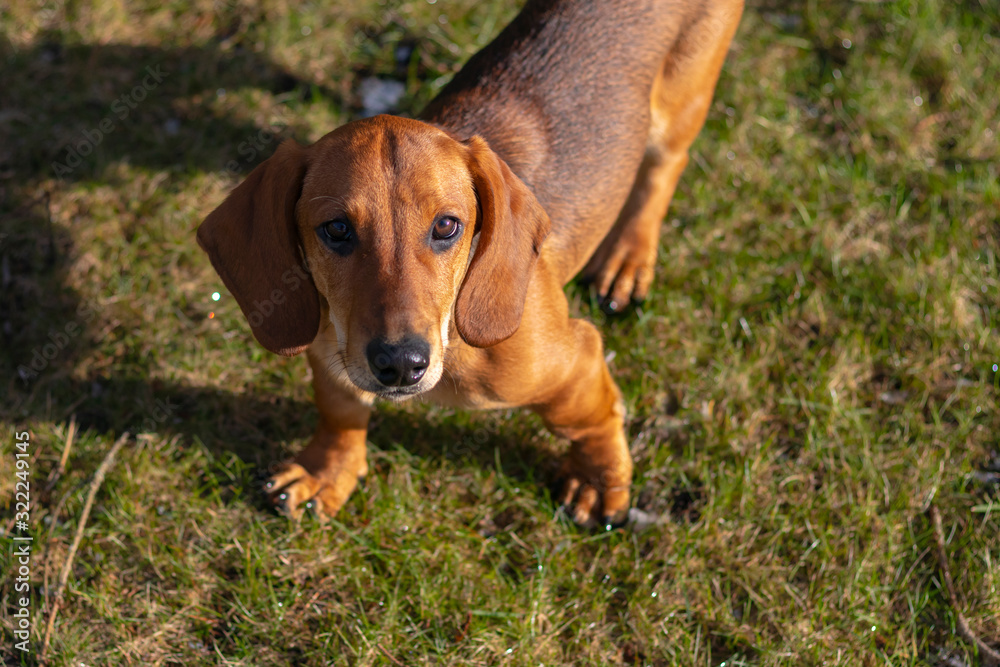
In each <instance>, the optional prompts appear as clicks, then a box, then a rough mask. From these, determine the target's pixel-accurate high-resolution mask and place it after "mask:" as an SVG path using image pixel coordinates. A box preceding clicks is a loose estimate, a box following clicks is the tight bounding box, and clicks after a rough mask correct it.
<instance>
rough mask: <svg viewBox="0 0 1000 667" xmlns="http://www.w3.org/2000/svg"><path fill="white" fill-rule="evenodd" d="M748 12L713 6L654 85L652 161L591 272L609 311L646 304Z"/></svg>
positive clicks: (736, 6) (730, 4) (587, 273)
mask: <svg viewBox="0 0 1000 667" xmlns="http://www.w3.org/2000/svg"><path fill="white" fill-rule="evenodd" d="M742 11H743V1H742V0H726V1H723V2H714V3H709V6H708V8H707V10H706V13H705V14H704V15H703V16H702V17H701V18H700V19H699V20H698V21H697V22H695V23H694V24H693V25H691V26H690V27H689V28H687V29H686V30H685V31H684V32H683V33H682V34H681V36H680V37H679V38H678V40H677V42H676V43H675V44H674V47H673V49H672V50H671V51H670V53H669V54H668V56H667V58H666V60H665V61H664V64H663V67H662V69H661V71H660V74H659V76H657V77H656V80H655V81H654V83H653V90H652V94H651V96H650V97H651V99H650V128H649V135H648V138H647V142H646V154H645V156H644V157H643V160H642V164H641V165H640V167H639V172H638V174H637V175H636V180H635V183H634V185H633V186H632V191H631V193H630V194H629V197H628V200H627V201H626V203H625V206H624V207H623V208H622V211H621V213H620V214H619V216H618V220H617V221H616V222H615V225H614V227H613V228H612V229H611V231H610V232H609V233H608V235H607V237H605V239H604V240H603V241H602V242H601V245H600V246H599V247H598V248H597V250H596V251H595V252H594V255H593V257H591V259H590V261H589V262H588V264H587V266H586V267H585V268H584V271H583V275H584V277H585V278H586V279H588V280H591V281H592V282H593V283H594V284H595V285H596V287H597V292H598V294H600V296H601V297H602V298H603V299H605V307H606V308H607V309H608V310H611V311H617V310H619V309H621V308H623V307H624V306H625V305H627V304H628V302H629V300H630V299H634V300H637V301H641V300H642V299H644V298H646V294H647V293H648V292H649V286H650V284H651V283H652V280H653V269H654V267H655V265H656V252H657V249H658V248H659V239H660V226H661V224H662V222H663V218H664V216H665V215H666V213H667V207H668V206H669V205H670V199H671V198H672V197H673V195H674V190H675V189H676V187H677V181H678V180H679V179H680V176H681V172H683V171H684V167H685V166H687V163H688V149H689V148H690V147H691V143H692V142H693V141H694V139H695V137H697V136H698V133H699V132H700V131H701V128H702V126H703V125H704V124H705V117H706V116H707V115H708V109H709V106H710V105H711V103H712V96H713V94H714V92H715V84H716V82H717V81H718V78H719V72H720V71H721V69H722V63H723V61H724V60H725V57H726V53H727V52H728V50H729V44H730V42H731V41H732V38H733V34H734V33H735V32H736V26H737V25H738V23H739V20H740V15H741V14H742Z"/></svg>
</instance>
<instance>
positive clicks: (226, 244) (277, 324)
mask: <svg viewBox="0 0 1000 667" xmlns="http://www.w3.org/2000/svg"><path fill="white" fill-rule="evenodd" d="M305 172H306V151H305V149H304V148H303V147H302V146H299V145H298V144H297V143H295V142H294V141H291V140H288V141H286V142H284V143H282V144H281V146H279V147H278V150H277V151H275V153H274V155H272V156H271V157H270V158H268V159H267V160H265V161H264V162H263V163H262V164H261V165H260V166H258V167H257V168H256V169H254V170H253V171H252V172H250V175H249V176H247V178H246V180H245V181H243V182H242V183H240V184H239V185H238V186H237V187H236V189H235V190H233V191H232V193H230V195H229V196H228V197H226V200H225V201H224V202H222V204H221V205H220V206H219V207H218V208H217V209H215V210H214V211H212V212H211V213H210V214H209V215H208V217H207V218H205V221H204V222H203V223H201V226H200V227H198V244H199V245H200V246H201V247H202V248H203V249H204V250H205V252H207V253H208V256H209V258H210V259H211V260H212V266H214V267H215V270H216V271H217V272H218V274H219V276H220V277H221V278H222V282H224V283H225V284H226V287H228V288H229V291H230V292H232V294H233V296H234V297H236V302H237V303H239V305H240V309H241V310H242V311H243V314H244V315H245V316H246V318H247V321H248V322H249V323H250V328H251V329H252V330H253V335H254V337H256V338H257V340H258V341H259V342H260V344H261V345H263V346H264V347H266V348H267V349H268V350H270V351H272V352H276V353H278V354H282V355H285V356H292V355H295V354H298V353H299V352H302V351H303V350H305V349H306V347H308V346H309V344H310V343H312V342H313V339H314V338H316V334H317V332H318V331H319V316H320V304H319V293H318V292H317V291H316V286H315V285H314V284H313V281H312V278H310V277H309V276H308V274H306V272H305V271H304V270H303V262H304V260H303V258H302V256H301V253H300V251H299V233H298V231H297V229H296V225H295V203H296V202H297V201H298V199H299V195H300V193H301V191H302V179H303V177H304V175H305Z"/></svg>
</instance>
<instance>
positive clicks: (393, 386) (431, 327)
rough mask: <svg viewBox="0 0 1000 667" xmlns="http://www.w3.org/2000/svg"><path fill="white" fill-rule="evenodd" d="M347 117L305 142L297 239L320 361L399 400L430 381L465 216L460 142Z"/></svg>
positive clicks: (435, 376) (465, 172)
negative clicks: (327, 332) (322, 326)
mask: <svg viewBox="0 0 1000 667" xmlns="http://www.w3.org/2000/svg"><path fill="white" fill-rule="evenodd" d="M404 127H405V128H406V130H405V131H402V132H400V131H394V130H395V129H396V128H392V129H388V130H387V129H386V128H385V127H383V126H380V125H376V124H374V123H353V124H351V125H347V126H345V127H344V128H343V130H342V131H339V132H334V133H332V134H329V135H327V136H326V137H325V138H324V139H322V140H321V141H319V142H318V143H317V144H316V145H315V146H313V149H312V159H311V160H310V166H309V170H308V172H307V173H306V175H305V179H304V180H303V184H302V194H301V196H300V198H299V200H298V205H297V206H296V213H297V216H296V217H297V223H298V233H299V237H300V238H301V239H302V245H303V248H304V250H305V254H306V257H307V258H308V263H309V267H310V269H311V270H312V276H313V281H314V282H315V284H316V288H317V290H319V293H320V294H321V295H322V296H323V298H324V300H325V301H326V303H327V304H328V311H329V315H328V316H329V319H330V322H331V323H332V325H333V327H334V329H335V331H336V338H337V349H338V354H337V358H335V359H332V360H329V364H330V366H331V368H332V369H333V370H334V371H335V372H337V371H342V372H345V373H346V374H347V376H348V377H349V378H350V380H351V382H353V383H354V384H355V385H357V386H358V387H359V388H360V389H362V390H364V391H367V392H371V393H377V394H380V395H382V396H387V397H403V396H409V395H412V394H417V393H420V392H423V391H426V390H428V389H430V388H432V387H433V386H434V385H435V384H436V383H437V381H438V380H439V379H440V378H441V373H442V371H443V368H444V350H445V348H446V347H447V345H448V330H449V327H450V324H451V313H452V306H453V304H454V303H455V299H456V298H457V296H458V290H459V287H460V286H461V284H462V279H463V278H464V277H465V269H466V265H467V264H468V256H469V248H470V244H471V242H472V237H473V234H474V233H475V225H476V218H477V205H476V193H475V190H474V188H473V183H472V174H471V172H470V171H469V168H468V149H466V147H465V146H463V145H462V144H460V143H459V142H457V141H455V140H454V139H452V138H450V137H448V136H447V135H446V134H444V133H443V132H441V131H439V130H436V129H434V128H432V127H430V126H429V125H424V124H422V123H415V122H414V123H407V124H406V125H405V126H404Z"/></svg>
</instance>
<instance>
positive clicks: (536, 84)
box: [421, 0, 703, 279]
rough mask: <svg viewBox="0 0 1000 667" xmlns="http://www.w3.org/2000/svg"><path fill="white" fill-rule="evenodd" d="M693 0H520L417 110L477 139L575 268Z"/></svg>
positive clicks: (628, 168)
mask: <svg viewBox="0 0 1000 667" xmlns="http://www.w3.org/2000/svg"><path fill="white" fill-rule="evenodd" d="M702 4H703V3H702V2H700V1H691V2H684V1H676V0H675V1H669V0H668V1H664V0H642V1H639V2H635V1H633V2H592V1H591V0H529V2H528V4H527V5H526V6H525V8H524V9H523V10H522V12H521V13H520V14H519V15H518V16H517V18H516V19H515V20H514V21H513V22H512V23H511V24H510V25H509V26H507V28H506V29H505V30H504V31H503V32H502V33H501V34H500V35H499V36H498V37H497V38H496V39H495V40H494V41H493V42H492V43H491V44H490V45H489V46H487V47H486V48H485V49H483V50H482V51H480V52H479V53H477V54H476V55H475V56H473V58H472V59H471V60H470V61H469V62H468V63H467V64H466V66H465V67H464V68H463V69H462V71H461V72H459V73H458V74H457V75H456V76H455V78H454V79H453V80H452V81H451V83H450V84H449V85H448V86H447V87H446V88H445V89H444V90H443V91H442V92H441V94H440V95H439V96H438V97H437V98H436V99H435V100H434V101H433V102H432V103H431V104H430V105H429V106H428V108H427V109H426V110H425V111H424V113H423V114H422V115H421V118H423V119H424V120H427V121H429V122H433V123H436V124H438V125H440V126H442V127H444V128H445V129H447V130H449V131H450V132H452V133H454V134H455V135H456V136H457V137H459V138H461V139H466V138H468V137H470V136H472V135H475V134H478V135H481V136H483V137H485V138H486V140H487V141H488V142H489V144H490V146H491V147H492V148H493V149H494V150H495V151H496V152H497V153H498V154H499V155H500V156H501V157H503V158H504V160H506V161H507V163H508V164H509V165H510V166H511V168H512V169H513V171H514V172H515V173H516V174H517V175H518V176H519V177H520V178H521V179H522V180H523V181H524V182H525V183H526V184H527V185H528V186H529V187H530V188H531V189H532V190H533V191H534V193H535V195H536V196H537V197H538V200H539V201H540V202H541V204H542V205H543V206H544V207H545V210H546V211H547V212H548V213H549V216H550V217H551V219H552V223H553V231H552V237H551V239H550V241H549V243H550V244H552V245H554V246H556V249H557V252H555V253H554V254H555V255H557V256H558V257H560V258H561V259H564V260H565V264H566V266H567V270H568V271H575V270H577V269H579V268H580V262H581V261H583V260H585V259H586V257H583V256H582V255H583V254H589V253H590V252H592V251H593V249H594V245H595V243H596V241H595V239H596V240H597V241H599V240H600V238H601V237H603V236H604V234H605V233H607V231H608V229H609V228H610V226H611V224H612V223H613V222H614V220H615V216H616V215H617V213H618V212H619V211H620V210H621V208H622V206H623V204H624V203H625V199H626V197H627V195H628V193H629V189H630V186H631V184H632V182H633V181H634V180H635V177H636V172H637V170H638V167H639V164H640V162H641V160H642V157H643V152H644V150H645V148H646V136H647V128H648V126H649V122H650V93H651V89H652V87H653V81H654V79H655V78H656V76H657V75H658V74H659V73H660V71H661V68H662V66H663V63H664V59H665V58H666V56H667V55H668V53H670V51H671V49H672V47H673V45H674V44H675V42H676V41H677V40H678V37H679V35H680V33H681V32H682V30H683V26H685V25H686V24H688V23H691V22H693V21H695V20H697V17H698V14H699V12H701V11H702ZM568 267H572V269H569V268H568ZM569 277H570V276H569V275H565V276H564V278H566V279H568V278H569Z"/></svg>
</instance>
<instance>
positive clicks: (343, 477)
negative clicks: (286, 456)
mask: <svg viewBox="0 0 1000 667" xmlns="http://www.w3.org/2000/svg"><path fill="white" fill-rule="evenodd" d="M357 478H358V475H357V474H356V473H354V472H353V471H351V472H348V471H347V470H344V469H341V468H333V469H332V470H331V471H324V473H317V474H313V473H310V472H309V471H308V470H306V469H305V468H303V467H302V466H301V465H299V464H298V463H292V464H289V465H288V466H287V467H286V468H284V469H283V470H281V471H280V472H278V473H276V474H275V476H274V478H273V479H272V480H270V482H269V484H270V485H271V488H272V489H273V488H278V489H280V492H279V493H277V494H274V493H272V494H271V495H270V497H271V502H272V503H273V504H274V505H275V506H277V508H278V510H279V511H281V512H283V513H284V514H287V515H289V516H290V517H292V518H293V519H298V518H300V517H301V516H302V514H303V512H304V511H310V512H312V513H313V514H315V515H316V516H317V517H319V519H320V521H321V523H325V520H326V519H327V518H329V517H332V516H333V515H334V514H336V513H337V510H339V509H340V507H341V506H342V505H343V504H344V502H345V501H346V500H347V497H348V496H349V495H350V494H351V491H353V490H354V486H355V484H356V480H357Z"/></svg>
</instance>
